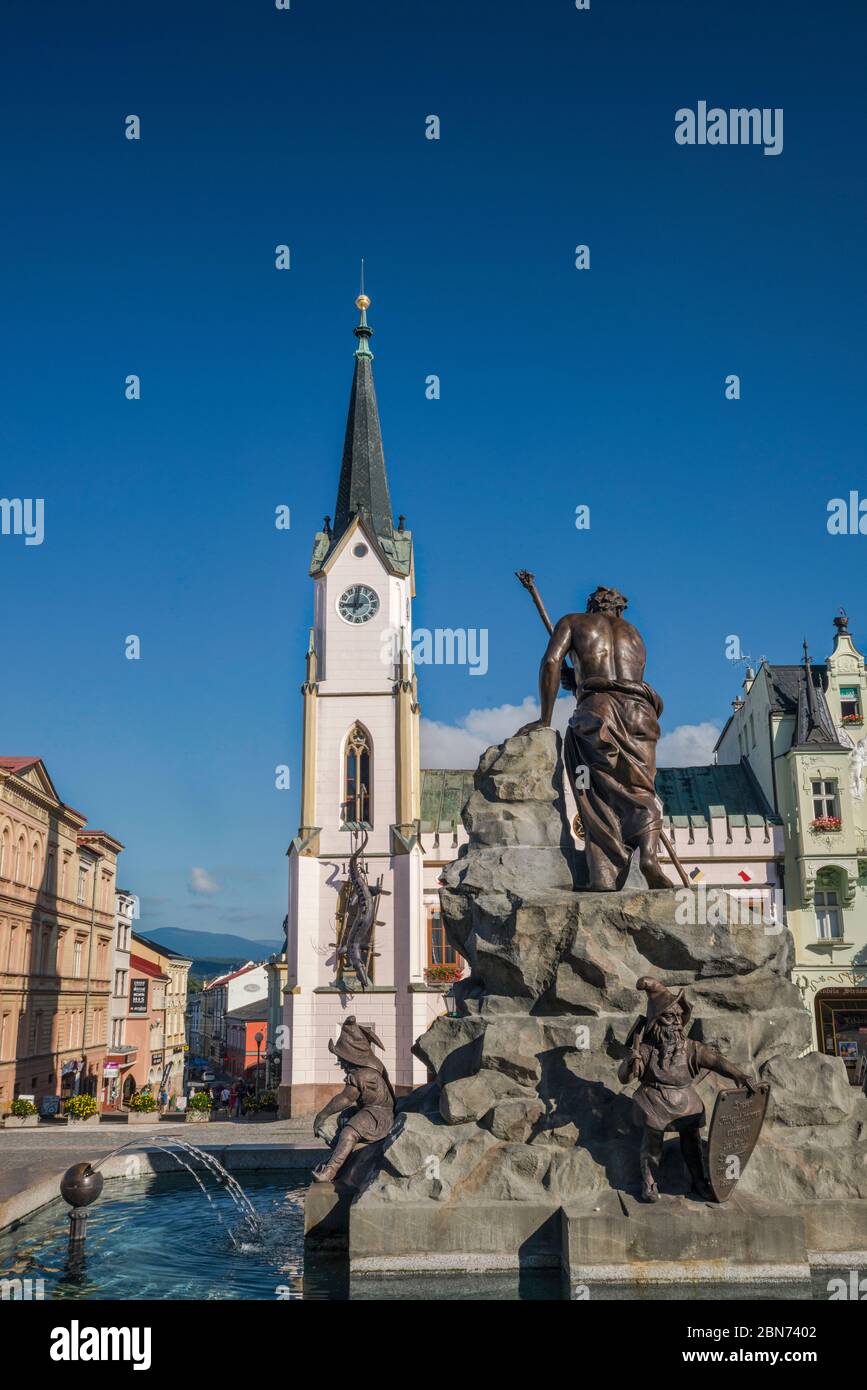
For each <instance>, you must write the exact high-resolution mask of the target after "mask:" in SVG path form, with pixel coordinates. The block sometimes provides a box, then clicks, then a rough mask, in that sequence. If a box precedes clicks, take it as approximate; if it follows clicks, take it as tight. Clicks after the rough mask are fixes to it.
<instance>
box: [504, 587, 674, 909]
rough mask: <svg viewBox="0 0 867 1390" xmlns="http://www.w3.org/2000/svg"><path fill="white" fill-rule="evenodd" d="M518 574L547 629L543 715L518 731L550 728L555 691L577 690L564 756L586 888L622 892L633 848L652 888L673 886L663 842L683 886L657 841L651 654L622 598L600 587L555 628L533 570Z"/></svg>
mask: <svg viewBox="0 0 867 1390" xmlns="http://www.w3.org/2000/svg"><path fill="white" fill-rule="evenodd" d="M518 578H519V579H520V581H521V583H522V584H523V585H524V587H525V588H526V589H528V590H529V592H530V593H531V595H532V596H533V599H534V601H535V603H536V606H537V608H538V609H539V612H540V614H541V615H542V619H543V621H544V622H545V624H546V626H547V627H548V628H549V630H550V631H551V639H550V641H549V643H548V646H547V649H546V651H545V655H544V656H543V657H542V665H541V668H540V670H539V701H540V704H541V717H540V718H539V719H536V720H533V721H532V722H531V723H530V724H525V725H524V726H523V728H521V729H519V730H518V733H519V734H526V733H529V732H530V731H531V730H532V729H540V728H550V726H551V719H552V716H553V713H554V704H555V701H556V699H557V693H558V690H559V689H560V687H561V685H563V686H565V687H566V688H567V689H569V690H571V691H572V692H573V693H574V695H575V711H574V713H573V715H572V718H571V719H570V720H569V728H568V729H567V731H566V738H565V740H564V747H563V757H564V761H565V765H566V774H567V776H568V778H569V782H570V785H571V787H572V791H573V793H574V796H575V801H576V805H577V806H578V812H579V815H580V817H581V824H582V826H583V829H584V836H585V845H586V850H585V853H586V858H587V869H588V873H589V877H590V882H589V888H590V891H591V892H612V891H614V890H616V889H619V888H622V887H623V886H624V884H625V883H626V878H627V875H628V873H629V866H630V863H631V861H632V857H633V852H634V851H635V850H636V849H637V850H638V863H639V868H640V869H641V872H642V873H643V874H644V878H645V880H646V883H647V886H648V888H670V887H671V886H672V885H671V883H670V881H669V879H668V877H667V876H666V874H665V871H664V870H663V869H662V867H661V865H660V863H659V844H660V839H662V840H663V841H664V843H665V844H666V848H667V849H668V851H669V854H670V856H671V858H672V862H673V863H674V864H675V867H676V868H677V870H678V872H679V874H680V876H681V879H682V880H683V882H684V883H686V882H687V880H686V877H685V875H684V873H683V870H682V869H681V867H680V864H679V862H678V861H677V859H676V856H675V855H674V853H673V851H672V849H671V846H670V844H668V842H667V840H665V836H664V835H663V831H662V807H661V804H660V801H659V798H658V797H657V795H656V786H655V779H656V744H657V741H658V739H659V716H660V714H661V713H662V700H661V699H660V697H659V695H658V694H657V692H656V691H655V690H654V689H653V688H652V687H651V686H649V685H648V684H647V682H646V681H645V679H644V668H645V664H646V662H647V651H646V648H645V646H644V642H643V640H642V637H641V634H640V632H639V631H638V629H637V628H636V627H633V625H632V623H630V622H627V621H626V619H625V618H624V617H623V613H624V611H625V609H626V606H627V600H626V599H625V598H624V596H623V594H621V593H618V591H617V589H607V588H604V587H603V586H601V585H600V586H599V587H598V588H596V589H595V590H594V591H593V593H592V594H591V595H590V597H589V598H588V600H587V611H586V612H585V613H567V614H566V615H565V617H563V618H561V619H560V620H559V622H557V623H554V624H551V623H550V621H549V620H548V616H547V613H546V612H545V609H544V606H543V605H542V601H541V599H540V598H539V596H538V591H537V590H536V587H535V582H534V579H533V576H532V574H529V573H528V572H527V571H526V570H521V571H519V572H518ZM567 658H568V660H567ZM570 662H571V664H570Z"/></svg>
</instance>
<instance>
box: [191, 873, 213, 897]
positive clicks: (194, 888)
mask: <svg viewBox="0 0 867 1390" xmlns="http://www.w3.org/2000/svg"><path fill="white" fill-rule="evenodd" d="M190 892H191V893H219V892H220V885H219V883H217V881H216V879H213V878H212V877H211V875H210V874H209V873H208V871H207V869H190Z"/></svg>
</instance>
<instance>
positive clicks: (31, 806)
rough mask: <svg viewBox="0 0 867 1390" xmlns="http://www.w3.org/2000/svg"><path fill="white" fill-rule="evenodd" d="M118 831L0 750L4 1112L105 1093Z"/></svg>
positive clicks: (27, 763) (34, 761)
mask: <svg viewBox="0 0 867 1390" xmlns="http://www.w3.org/2000/svg"><path fill="white" fill-rule="evenodd" d="M122 849H123V845H122V844H121V843H120V841H119V840H116V839H114V838H113V837H112V836H111V835H108V834H106V832H105V831H102V830H88V829H87V828H86V818H85V817H84V816H83V815H82V814H81V813H80V812H79V811H75V810H73V808H72V807H71V806H67V805H66V803H65V802H63V801H62V800H61V799H60V797H59V796H58V794H57V791H56V789H55V787H54V784H53V782H52V781H51V778H50V776H49V774H48V771H47V769H46V767H45V764H44V763H43V762H42V761H41V759H39V758H27V757H2V758H0V972H2V973H0V1112H3V1111H6V1110H8V1108H9V1105H10V1103H11V1102H12V1101H13V1100H14V1099H15V1098H16V1096H32V1097H34V1099H35V1102H36V1104H37V1105H39V1106H41V1107H42V1108H50V1107H51V1106H52V1105H59V1102H60V1100H61V1099H62V1098H64V1097H68V1096H71V1095H74V1094H76V1093H78V1092H80V1091H87V1092H89V1093H90V1094H91V1095H93V1096H95V1097H97V1098H100V1097H102V1096H103V1094H104V1085H105V1082H104V1075H103V1067H104V1063H105V1058H106V1047H107V1044H108V1042H109V1021H110V1013H111V989H112V980H111V971H112V948H113V941H114V934H115V926H116V923H115V879H116V872H117V858H118V855H119V854H120V852H121V850H122Z"/></svg>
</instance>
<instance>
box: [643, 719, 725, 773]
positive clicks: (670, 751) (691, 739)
mask: <svg viewBox="0 0 867 1390" xmlns="http://www.w3.org/2000/svg"><path fill="white" fill-rule="evenodd" d="M719 733H720V731H719V728H718V726H717V725H716V724H711V723H708V722H705V723H704V724H678V726H677V728H676V729H672V731H671V733H670V734H663V735H662V738H661V739H660V740H659V744H658V747H657V751H656V763H657V766H658V767H705V766H706V765H707V764H708V763H709V762H711V761H712V759H713V746H714V744H715V743H716V741H717V739H718V738H719Z"/></svg>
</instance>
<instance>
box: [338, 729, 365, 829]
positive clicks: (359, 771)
mask: <svg viewBox="0 0 867 1390" xmlns="http://www.w3.org/2000/svg"><path fill="white" fill-rule="evenodd" d="M371 753H372V749H371V743H370V735H369V734H368V732H367V730H366V729H364V728H362V726H361V725H360V724H356V725H355V726H354V727H353V728H352V729H351V730H350V733H349V737H348V738H347V740H346V752H345V753H344V756H343V803H342V806H341V810H342V812H343V816H342V818H343V820H344V822H354V823H356V824H357V823H358V822H360V821H363V822H365V823H366V824H367V825H372V824H373V822H372V821H371V819H370V766H371Z"/></svg>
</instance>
